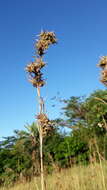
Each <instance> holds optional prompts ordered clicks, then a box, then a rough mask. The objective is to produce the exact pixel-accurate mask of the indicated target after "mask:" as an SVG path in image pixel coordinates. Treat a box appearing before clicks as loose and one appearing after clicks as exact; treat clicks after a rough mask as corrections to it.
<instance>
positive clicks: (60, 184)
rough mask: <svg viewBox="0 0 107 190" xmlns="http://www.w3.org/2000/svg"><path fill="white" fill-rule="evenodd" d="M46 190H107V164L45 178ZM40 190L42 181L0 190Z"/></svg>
mask: <svg viewBox="0 0 107 190" xmlns="http://www.w3.org/2000/svg"><path fill="white" fill-rule="evenodd" d="M45 181H46V183H45V190H107V184H106V183H107V162H105V163H103V164H102V166H101V165H100V164H96V163H95V164H91V165H89V166H87V167H85V166H75V167H73V168H70V169H65V170H63V171H61V172H60V173H54V174H52V175H49V176H47V177H46V178H45ZM7 189H8V190H40V179H39V178H34V179H33V180H32V182H31V183H24V184H17V185H15V186H14V187H12V188H0V190H7Z"/></svg>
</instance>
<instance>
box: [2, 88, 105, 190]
mask: <svg viewBox="0 0 107 190" xmlns="http://www.w3.org/2000/svg"><path fill="white" fill-rule="evenodd" d="M63 102H64V105H65V106H64V107H63V108H62V109H63V113H64V115H63V116H62V118H57V119H56V120H55V121H54V123H55V125H54V130H52V132H51V133H50V134H49V135H48V136H46V137H45V138H44V142H43V159H44V170H45V174H46V175H48V174H49V175H50V174H51V175H53V171H57V172H58V171H59V172H60V171H62V170H65V169H66V168H71V167H73V168H74V166H75V165H80V164H81V165H84V167H85V166H86V165H89V164H90V163H91V164H92V163H97V162H99V163H100V166H101V162H102V161H103V162H104V161H106V160H107V105H106V104H107V90H97V91H95V92H93V93H92V94H91V95H90V96H89V97H88V98H86V97H70V98H69V99H68V100H63ZM63 118H66V119H65V120H64V119H63ZM62 127H67V128H70V129H71V130H70V132H69V131H68V130H66V133H62V130H61V129H62ZM88 167H89V166H88ZM100 168H101V167H100ZM69 171H70V169H69ZM88 172H89V171H88ZM39 175H40V155H39V134H38V130H37V127H36V123H32V125H27V126H25V130H23V131H19V130H15V131H14V135H13V136H8V137H4V138H3V141H2V142H0V185H1V186H11V185H13V184H14V183H15V182H18V181H19V182H26V181H28V182H29V181H31V179H32V178H33V177H35V176H36V177H37V176H39ZM62 175H63V174H62ZM101 175H102V173H101ZM103 182H104V181H103ZM103 185H104V183H103ZM103 188H104V187H103ZM103 188H102V189H103ZM50 189H51V188H50Z"/></svg>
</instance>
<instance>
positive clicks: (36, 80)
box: [26, 31, 57, 190]
mask: <svg viewBox="0 0 107 190" xmlns="http://www.w3.org/2000/svg"><path fill="white" fill-rule="evenodd" d="M38 37H39V38H38V39H37V40H36V43H35V55H36V56H35V59H34V61H33V62H31V63H30V64H28V65H27V66H26V71H27V72H28V74H29V82H31V83H32V85H33V86H34V87H36V88H37V96H38V101H39V113H38V114H37V116H36V119H37V124H38V130H39V139H40V166H41V189H42V190H43V189H44V170H43V138H44V136H45V135H48V134H49V132H50V131H51V130H52V129H53V124H52V122H51V121H50V120H49V119H48V117H47V115H46V113H45V111H44V99H43V97H41V90H40V89H41V87H43V86H44V85H45V80H44V78H43V73H42V69H43V68H44V67H45V66H46V64H45V62H44V61H43V57H44V54H45V53H46V50H47V49H48V48H49V46H50V45H52V44H55V43H56V42H57V39H56V36H55V33H54V32H48V31H42V32H41V33H40V34H39V35H38Z"/></svg>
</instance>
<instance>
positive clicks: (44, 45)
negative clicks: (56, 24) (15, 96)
mask: <svg viewBox="0 0 107 190" xmlns="http://www.w3.org/2000/svg"><path fill="white" fill-rule="evenodd" d="M56 42H57V39H56V37H55V34H54V32H41V33H40V35H39V40H37V43H36V44H35V48H36V49H37V57H36V58H35V60H34V62H31V63H30V64H28V65H27V67H26V71H27V72H28V73H29V76H30V79H29V82H31V83H32V84H33V86H34V87H36V88H38V87H42V86H44V84H45V80H44V79H43V73H42V72H41V69H42V68H43V67H44V66H45V65H46V64H45V63H44V62H43V58H42V56H43V55H44V53H45V50H46V49H48V48H49V46H50V45H51V44H54V43H56Z"/></svg>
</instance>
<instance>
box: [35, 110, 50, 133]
mask: <svg viewBox="0 0 107 190" xmlns="http://www.w3.org/2000/svg"><path fill="white" fill-rule="evenodd" d="M37 119H38V121H39V123H40V126H42V135H43V137H44V136H46V135H49V134H50V133H51V132H52V131H53V122H52V121H50V120H49V119H48V117H47V115H46V114H44V113H40V114H39V115H37Z"/></svg>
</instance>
